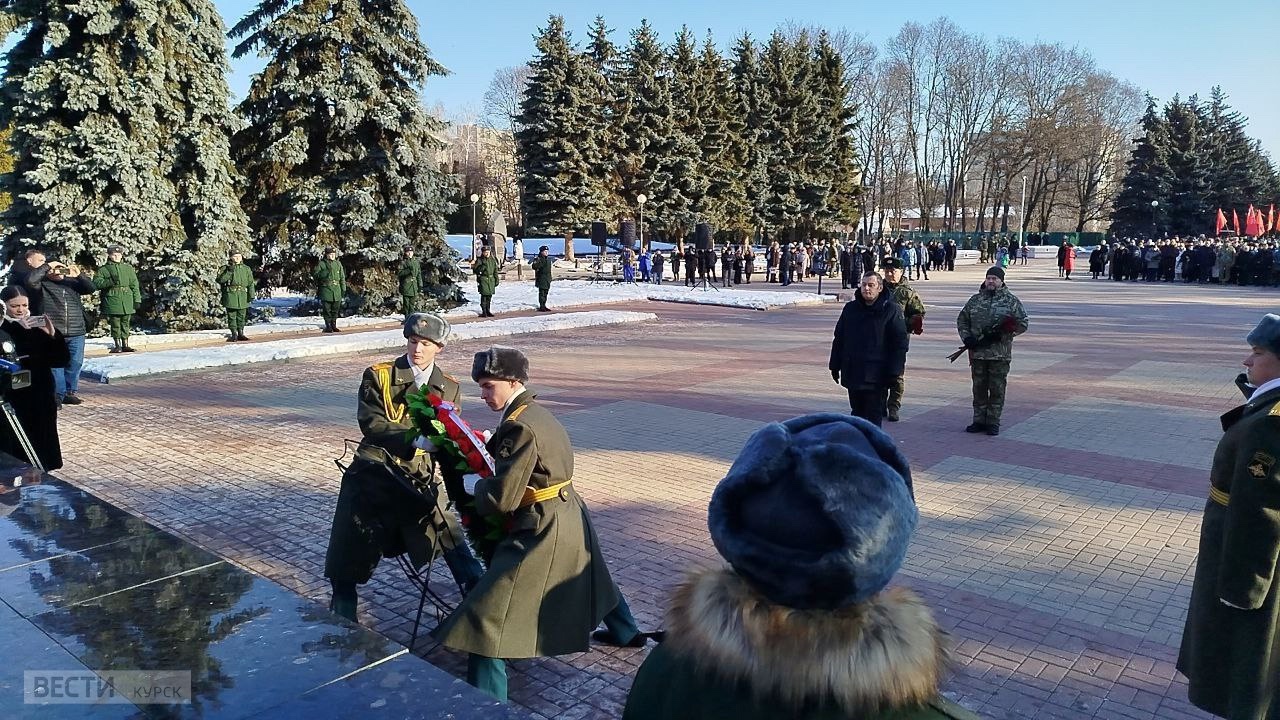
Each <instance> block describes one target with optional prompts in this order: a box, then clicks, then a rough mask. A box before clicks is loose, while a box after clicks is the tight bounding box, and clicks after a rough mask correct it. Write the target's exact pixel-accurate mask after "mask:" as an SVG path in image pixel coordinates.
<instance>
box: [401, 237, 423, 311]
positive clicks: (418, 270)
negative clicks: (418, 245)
mask: <svg viewBox="0 0 1280 720" xmlns="http://www.w3.org/2000/svg"><path fill="white" fill-rule="evenodd" d="M396 279H397V280H399V281H400V312H402V313H404V316H405V317H409V316H410V315H412V314H414V313H415V312H417V307H418V293H420V292H422V263H420V262H418V259H417V258H415V257H414V256H413V246H412V245H405V246H404V257H403V258H401V259H400V269H399V270H397V271H396Z"/></svg>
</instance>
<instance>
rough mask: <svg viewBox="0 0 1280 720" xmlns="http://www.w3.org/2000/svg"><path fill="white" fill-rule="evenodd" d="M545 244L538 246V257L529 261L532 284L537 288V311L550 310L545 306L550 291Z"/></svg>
mask: <svg viewBox="0 0 1280 720" xmlns="http://www.w3.org/2000/svg"><path fill="white" fill-rule="evenodd" d="M549 250H550V248H548V247H547V246H546V245H543V246H542V247H540V248H538V257H536V258H534V259H533V262H531V263H529V265H530V266H532V267H533V286H534V287H536V288H538V312H551V308H549V307H547V294H548V293H550V292H551V265H552V261H551V256H550V255H548V254H547V253H548V252H549Z"/></svg>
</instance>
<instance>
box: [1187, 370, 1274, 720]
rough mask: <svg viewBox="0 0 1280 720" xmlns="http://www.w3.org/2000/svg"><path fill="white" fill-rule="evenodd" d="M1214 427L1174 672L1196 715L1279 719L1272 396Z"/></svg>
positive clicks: (1244, 407) (1261, 398) (1258, 399)
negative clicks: (1216, 433) (1185, 683)
mask: <svg viewBox="0 0 1280 720" xmlns="http://www.w3.org/2000/svg"><path fill="white" fill-rule="evenodd" d="M1222 428H1223V430H1225V432H1224V434H1223V436H1222V440H1220V441H1219V442H1218V449H1217V451H1216V452H1215V453H1214V455H1213V468H1212V470H1210V472H1209V500H1208V502H1206V503H1205V508H1204V521H1203V523H1202V524H1201V527H1200V557H1199V559H1198V560H1197V561H1196V574H1195V582H1194V583H1193V584H1192V586H1191V604H1190V607H1189V608H1188V610H1187V624H1186V628H1185V629H1184V630H1183V633H1182V648H1181V651H1180V652H1179V653H1178V670H1180V671H1181V672H1182V674H1184V675H1186V676H1187V679H1188V680H1189V681H1190V685H1189V687H1188V695H1189V697H1190V699H1191V702H1192V703H1194V704H1195V705H1196V706H1197V707H1199V708H1201V709H1203V710H1206V711H1208V712H1210V713H1213V714H1214V715H1219V716H1221V717H1224V718H1228V720H1262V719H1263V718H1267V719H1273V718H1277V717H1280V592H1278V590H1280V573H1277V558H1278V557H1280V464H1277V459H1280V389H1278V390H1271V391H1269V392H1267V393H1266V394H1265V395H1262V396H1259V397H1254V398H1251V399H1250V400H1249V402H1248V403H1247V404H1245V405H1241V406H1240V407H1237V408H1235V409H1234V410H1232V411H1230V412H1228V413H1227V414H1226V415H1223V416H1222ZM1224 601H1225V602H1227V603H1231V604H1232V605H1235V606H1236V607H1235V608H1233V607H1228V606H1227V605H1224V604H1223V602H1224ZM1237 608H1241V609H1237Z"/></svg>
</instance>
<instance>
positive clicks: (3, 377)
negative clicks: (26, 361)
mask: <svg viewBox="0 0 1280 720" xmlns="http://www.w3.org/2000/svg"><path fill="white" fill-rule="evenodd" d="M17 350H18V349H17V348H16V347H14V344H13V341H12V340H5V341H3V342H0V398H3V397H5V396H7V395H8V394H9V391H10V390H21V389H23V388H27V387H31V371H30V370H23V369H22V364H21V363H19V362H18V355H17Z"/></svg>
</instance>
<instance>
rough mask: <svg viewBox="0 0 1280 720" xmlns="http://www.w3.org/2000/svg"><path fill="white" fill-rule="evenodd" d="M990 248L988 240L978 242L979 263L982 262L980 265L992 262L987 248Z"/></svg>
mask: <svg viewBox="0 0 1280 720" xmlns="http://www.w3.org/2000/svg"><path fill="white" fill-rule="evenodd" d="M988 247H990V246H989V245H987V241H986V240H979V241H978V262H980V263H986V262H990V259H989V258H988V257H987V248H988Z"/></svg>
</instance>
